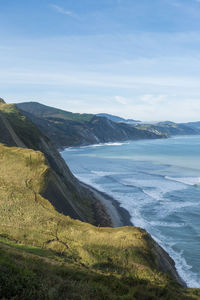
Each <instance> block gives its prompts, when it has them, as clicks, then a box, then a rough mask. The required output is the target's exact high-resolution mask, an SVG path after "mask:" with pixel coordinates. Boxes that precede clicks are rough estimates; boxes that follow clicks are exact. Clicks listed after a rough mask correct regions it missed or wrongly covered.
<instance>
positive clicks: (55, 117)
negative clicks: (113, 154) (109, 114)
mask: <svg viewBox="0 0 200 300" xmlns="http://www.w3.org/2000/svg"><path fill="white" fill-rule="evenodd" d="M18 106H19V107H20V108H21V109H23V110H25V111H26V109H27V108H28V111H29V112H31V113H32V114H34V115H36V116H37V117H39V118H46V119H48V120H49V121H52V122H55V123H57V124H59V123H60V121H61V120H67V121H75V122H80V123H84V122H89V121H90V120H91V119H92V118H93V117H94V115H93V114H80V113H72V112H69V111H65V110H62V109H58V108H54V107H50V106H46V105H43V104H40V103H37V102H28V103H21V104H18Z"/></svg>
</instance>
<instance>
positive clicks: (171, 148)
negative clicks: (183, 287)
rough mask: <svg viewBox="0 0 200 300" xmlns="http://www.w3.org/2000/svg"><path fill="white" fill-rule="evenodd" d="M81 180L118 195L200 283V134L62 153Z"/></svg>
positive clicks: (190, 280)
mask: <svg viewBox="0 0 200 300" xmlns="http://www.w3.org/2000/svg"><path fill="white" fill-rule="evenodd" d="M62 155H63V157H64V159H65V160H66V162H67V164H68V165H69V167H70V168H71V170H72V172H73V173H74V174H75V176H77V177H78V178H79V179H80V180H81V181H83V182H85V183H87V184H90V185H92V186H94V187H96V188H98V189H99V190H101V191H104V192H106V193H107V194H109V195H111V196H113V197H114V198H115V199H116V200H118V201H119V203H120V205H121V206H122V207H124V208H125V209H127V210H128V211H129V213H130V215H131V221H132V223H133V224H134V225H136V226H140V227H142V228H145V229H146V230H147V231H148V232H149V233H150V234H151V235H152V236H153V238H154V239H155V240H156V241H157V242H159V244H160V245H162V246H163V248H165V250H166V251H167V252H168V253H169V254H170V255H171V257H172V258H173V259H174V260H175V263H176V268H177V270H178V272H179V274H180V275H181V277H182V278H183V279H184V280H185V282H186V283H187V285H188V286H189V287H200V136H182V137H174V138H170V139H162V140H145V141H136V142H127V143H124V144H122V143H114V144H102V145H92V146H87V147H79V148H68V149H66V150H65V151H64V152H62Z"/></svg>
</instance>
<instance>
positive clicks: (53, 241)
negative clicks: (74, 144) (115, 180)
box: [0, 144, 200, 300]
mask: <svg viewBox="0 0 200 300" xmlns="http://www.w3.org/2000/svg"><path fill="white" fill-rule="evenodd" d="M0 168H1V173H0V298H4V299H124V300H127V299H140V300H142V299H170V300H171V299H199V298H198V297H200V295H199V294H198V296H196V295H195V293H199V291H198V290H195V291H191V290H186V289H183V288H182V287H181V286H179V285H178V284H177V283H176V282H175V281H174V280H173V279H171V277H169V276H168V275H167V274H163V273H160V272H159V271H158V269H157V263H156V258H155V254H154V251H153V248H154V244H153V241H152V239H151V238H150V236H149V235H148V234H147V233H146V232H145V231H144V230H142V229H139V228H136V227H122V228H98V227H95V226H92V225H90V224H87V223H83V222H80V221H77V220H72V219H71V218H69V217H67V216H64V215H62V214H59V213H58V212H57V211H56V210H55V209H54V207H53V206H52V205H51V204H50V203H49V202H48V201H47V200H46V199H45V198H43V197H42V195H41V194H42V191H43V189H44V186H45V182H46V178H47V176H48V172H49V167H48V165H47V164H46V160H45V157H44V155H43V154H42V153H41V152H39V151H34V150H31V149H22V148H15V147H6V146H4V145H2V144H0Z"/></svg>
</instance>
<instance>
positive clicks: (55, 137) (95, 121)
mask: <svg viewBox="0 0 200 300" xmlns="http://www.w3.org/2000/svg"><path fill="white" fill-rule="evenodd" d="M16 106H17V108H18V109H19V110H20V111H21V112H22V113H23V114H24V115H26V116H27V117H28V118H29V119H30V120H31V121H32V122H33V123H34V124H35V125H36V126H37V127H38V128H39V129H40V130H41V131H42V132H43V133H44V134H45V135H46V136H48V137H49V138H50V139H51V140H52V141H53V142H54V144H55V145H56V146H57V147H58V148H62V147H67V146H80V145H89V144H97V143H107V142H116V141H127V140H138V139H148V138H149V139H155V138H163V137H166V135H165V134H162V133H160V132H158V131H157V132H156V133H154V132H150V131H148V130H146V129H144V130H143V129H141V128H140V129H138V128H135V127H134V126H131V125H128V124H124V123H115V122H112V121H111V120H109V119H107V118H105V117H98V116H95V115H87V114H73V113H69V112H65V111H63V110H58V109H55V108H52V107H49V106H46V105H42V104H40V103H36V102H27V103H19V104H16Z"/></svg>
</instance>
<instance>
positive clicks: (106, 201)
mask: <svg viewBox="0 0 200 300" xmlns="http://www.w3.org/2000/svg"><path fill="white" fill-rule="evenodd" d="M80 184H81V185H82V186H84V187H86V188H87V189H89V190H90V192H91V193H92V194H93V195H94V198H95V199H97V200H98V201H100V202H101V204H102V205H103V206H104V207H105V209H106V212H107V214H108V216H109V217H110V219H111V221H112V225H113V226H112V227H123V226H134V224H133V223H132V222H131V215H130V214H129V212H128V211H127V210H126V209H125V208H123V207H121V206H120V203H119V202H118V201H117V200H116V199H114V198H113V197H112V196H110V195H108V194H106V193H105V192H101V191H99V190H97V189H96V188H94V187H92V186H90V185H88V184H86V183H83V182H81V181H80ZM141 229H143V230H145V229H144V228H141ZM145 231H146V230H145ZM148 234H149V233H148ZM149 236H150V238H151V239H152V241H153V251H154V253H155V255H156V260H157V263H158V268H159V270H160V271H161V272H164V273H169V274H170V275H171V276H172V277H173V278H174V279H175V280H176V281H177V282H178V283H179V284H180V285H182V286H183V287H185V288H187V284H186V282H185V281H184V280H183V279H182V278H181V276H180V275H179V273H178V271H177V269H176V267H175V261H174V260H173V258H172V257H171V256H170V255H169V253H168V252H167V251H166V250H165V249H163V248H162V246H161V245H159V243H157V242H156V241H155V240H154V239H153V238H152V236H151V235H150V234H149Z"/></svg>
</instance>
